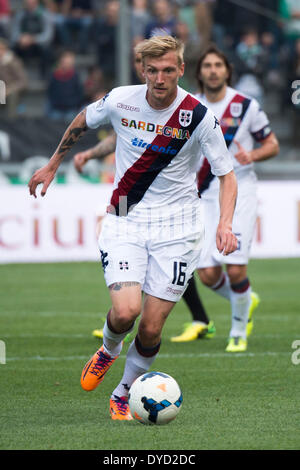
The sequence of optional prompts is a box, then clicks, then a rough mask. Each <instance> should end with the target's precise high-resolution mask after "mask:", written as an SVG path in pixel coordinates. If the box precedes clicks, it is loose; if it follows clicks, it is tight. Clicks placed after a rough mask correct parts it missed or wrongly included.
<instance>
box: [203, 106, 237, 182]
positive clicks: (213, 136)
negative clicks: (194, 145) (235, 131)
mask: <svg viewBox="0 0 300 470" xmlns="http://www.w3.org/2000/svg"><path fill="white" fill-rule="evenodd" d="M199 130H200V132H199V142H200V146H201V154H202V155H203V156H205V157H206V158H207V160H208V162H209V164H210V166H211V171H212V173H213V174H214V175H215V176H223V175H226V174H227V173H229V172H230V171H232V170H233V163H232V158H231V155H230V153H229V151H228V149H227V146H226V143H225V139H224V136H223V133H222V130H221V127H220V123H219V121H218V119H217V118H216V117H215V116H214V114H213V113H212V111H210V110H207V112H206V114H205V117H204V119H203V120H202V122H201V124H200V125H199Z"/></svg>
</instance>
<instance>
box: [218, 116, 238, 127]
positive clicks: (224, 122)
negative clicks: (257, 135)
mask: <svg viewBox="0 0 300 470" xmlns="http://www.w3.org/2000/svg"><path fill="white" fill-rule="evenodd" d="M241 122H242V120H241V118H234V117H224V118H222V119H221V120H220V123H221V126H222V127H239V126H240V125H241Z"/></svg>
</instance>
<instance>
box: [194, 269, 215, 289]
mask: <svg viewBox="0 0 300 470" xmlns="http://www.w3.org/2000/svg"><path fill="white" fill-rule="evenodd" d="M198 274H199V277H200V280H201V282H202V283H203V284H204V285H205V286H207V287H211V286H214V285H215V284H216V283H217V282H218V279H219V273H218V272H217V271H216V270H215V269H214V268H204V269H198Z"/></svg>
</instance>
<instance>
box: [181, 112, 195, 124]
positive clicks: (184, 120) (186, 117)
mask: <svg viewBox="0 0 300 470" xmlns="http://www.w3.org/2000/svg"><path fill="white" fill-rule="evenodd" d="M192 117H193V111H191V110H189V109H180V110H179V123H180V125H181V126H182V127H187V126H189V125H190V124H191V122H192Z"/></svg>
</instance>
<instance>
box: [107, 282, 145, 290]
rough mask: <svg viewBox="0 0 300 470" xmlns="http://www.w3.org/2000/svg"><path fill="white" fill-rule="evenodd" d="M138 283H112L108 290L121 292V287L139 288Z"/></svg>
mask: <svg viewBox="0 0 300 470" xmlns="http://www.w3.org/2000/svg"><path fill="white" fill-rule="evenodd" d="M139 285H140V283H139V282H134V281H130V282H114V283H113V284H111V285H110V286H109V287H108V288H109V290H121V289H122V288H123V287H132V286H139Z"/></svg>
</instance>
